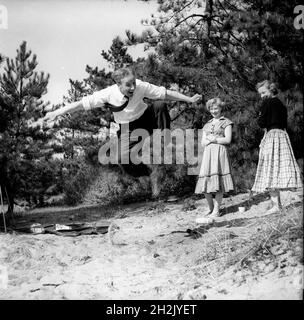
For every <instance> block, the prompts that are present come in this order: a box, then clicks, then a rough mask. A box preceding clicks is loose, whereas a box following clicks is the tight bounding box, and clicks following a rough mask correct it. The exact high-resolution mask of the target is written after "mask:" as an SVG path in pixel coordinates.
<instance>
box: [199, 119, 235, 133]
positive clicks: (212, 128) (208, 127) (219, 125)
mask: <svg viewBox="0 0 304 320" xmlns="http://www.w3.org/2000/svg"><path fill="white" fill-rule="evenodd" d="M212 120H213V119H211V120H209V121H208V122H207V123H206V124H205V125H204V127H203V131H205V132H206V136H209V135H213V136H214V137H215V138H223V137H225V128H226V127H227V126H230V125H233V122H232V121H231V120H229V119H227V118H225V117H223V116H222V117H220V118H219V120H218V121H216V122H213V121H212Z"/></svg>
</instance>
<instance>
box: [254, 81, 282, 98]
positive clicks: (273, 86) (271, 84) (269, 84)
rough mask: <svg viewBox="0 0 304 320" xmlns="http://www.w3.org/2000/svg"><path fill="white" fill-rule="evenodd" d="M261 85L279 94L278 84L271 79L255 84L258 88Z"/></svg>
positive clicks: (274, 93)
mask: <svg viewBox="0 0 304 320" xmlns="http://www.w3.org/2000/svg"><path fill="white" fill-rule="evenodd" d="M261 87H266V88H267V89H268V90H269V91H270V92H271V93H272V94H273V95H277V94H278V93H279V90H278V87H277V85H276V84H275V83H274V82H270V81H269V80H264V81H261V82H259V83H258V84H257V85H256V86H255V88H256V89H257V90H258V89H259V88H261Z"/></svg>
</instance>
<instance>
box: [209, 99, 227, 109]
mask: <svg viewBox="0 0 304 320" xmlns="http://www.w3.org/2000/svg"><path fill="white" fill-rule="evenodd" d="M224 105H225V102H223V101H222V100H221V99H220V98H213V99H209V100H208V101H207V103H206V108H207V110H208V111H210V108H211V107H213V106H218V107H220V108H223V106H224Z"/></svg>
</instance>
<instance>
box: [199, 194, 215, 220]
mask: <svg viewBox="0 0 304 320" xmlns="http://www.w3.org/2000/svg"><path fill="white" fill-rule="evenodd" d="M204 195H205V198H206V200H207V203H208V207H209V211H208V212H206V213H204V214H202V215H201V214H200V215H199V216H198V217H197V218H196V219H195V221H196V223H206V219H208V218H206V215H209V214H210V213H212V211H213V209H214V204H213V197H212V193H204Z"/></svg>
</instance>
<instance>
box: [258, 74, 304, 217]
mask: <svg viewBox="0 0 304 320" xmlns="http://www.w3.org/2000/svg"><path fill="white" fill-rule="evenodd" d="M256 88H257V90H258V93H259V94H260V96H261V98H262V99H263V102H262V105H261V108H260V111H259V118H258V125H259V126H260V127H261V128H263V129H264V130H265V134H264V137H263V139H262V141H261V144H260V153H259V162H258V167H257V172H256V177H255V181H254V184H253V187H252V191H253V192H257V193H259V192H265V191H269V192H270V196H271V200H272V208H271V209H270V210H268V212H267V213H269V214H270V213H275V212H279V211H280V210H281V207H282V206H281V200H280V190H290V189H291V190H294V189H298V188H303V185H302V181H301V180H302V179H301V172H300V169H299V166H298V164H297V161H296V159H295V156H294V154H293V150H292V147H291V143H290V140H289V136H288V134H287V132H286V127H287V109H286V107H285V106H284V105H283V103H282V102H281V100H279V98H278V97H277V94H278V90H277V88H276V86H275V84H274V83H270V82H269V81H268V80H265V81H263V82H260V83H258V84H257V86H256Z"/></svg>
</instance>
